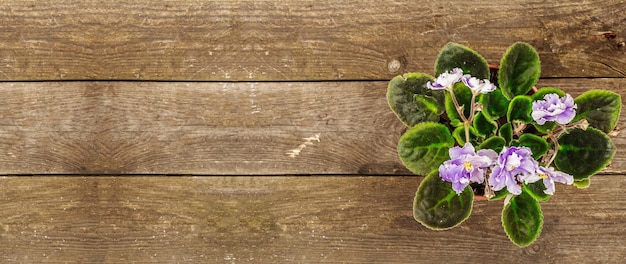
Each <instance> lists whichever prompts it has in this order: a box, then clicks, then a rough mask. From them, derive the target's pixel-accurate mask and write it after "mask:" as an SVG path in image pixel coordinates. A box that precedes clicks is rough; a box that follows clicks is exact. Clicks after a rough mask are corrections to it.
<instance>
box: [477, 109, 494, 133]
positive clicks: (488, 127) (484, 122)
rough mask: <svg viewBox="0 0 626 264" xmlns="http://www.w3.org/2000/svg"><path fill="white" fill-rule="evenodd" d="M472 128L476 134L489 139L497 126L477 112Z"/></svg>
mask: <svg viewBox="0 0 626 264" xmlns="http://www.w3.org/2000/svg"><path fill="white" fill-rule="evenodd" d="M473 123H474V128H476V133H478V134H479V135H481V136H483V137H490V136H492V135H493V134H495V133H496V130H497V129H498V124H497V123H496V122H494V121H492V120H491V119H488V118H487V117H485V115H484V114H483V113H482V112H479V113H478V114H476V115H475V116H474V121H473Z"/></svg>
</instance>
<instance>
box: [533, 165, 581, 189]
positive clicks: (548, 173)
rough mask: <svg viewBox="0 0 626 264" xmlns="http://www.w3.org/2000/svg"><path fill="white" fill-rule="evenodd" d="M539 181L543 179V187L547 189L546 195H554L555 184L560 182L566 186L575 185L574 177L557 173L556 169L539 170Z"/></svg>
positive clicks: (541, 168)
mask: <svg viewBox="0 0 626 264" xmlns="http://www.w3.org/2000/svg"><path fill="white" fill-rule="evenodd" d="M536 177H537V178H538V179H543V185H545V186H546V189H545V190H544V191H543V192H544V193H546V194H549V195H552V194H554V182H560V183H565V184H572V183H574V177H573V176H572V175H569V174H567V173H564V172H560V171H555V170H554V168H552V167H550V168H546V167H541V166H540V167H539V168H538V169H537V176H536Z"/></svg>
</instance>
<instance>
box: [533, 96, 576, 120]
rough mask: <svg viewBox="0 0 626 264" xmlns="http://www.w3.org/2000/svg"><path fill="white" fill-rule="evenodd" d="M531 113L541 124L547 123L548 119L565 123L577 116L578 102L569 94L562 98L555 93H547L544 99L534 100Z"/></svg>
mask: <svg viewBox="0 0 626 264" xmlns="http://www.w3.org/2000/svg"><path fill="white" fill-rule="evenodd" d="M531 115H532V117H533V119H534V120H535V122H537V124H539V125H543V124H545V123H546V121H556V122H557V123H559V124H561V125H565V124H567V123H569V122H570V121H572V119H574V116H576V104H575V103H574V98H572V96H571V95H569V94H567V95H566V96H565V97H561V98H559V95H558V94H555V93H551V94H546V95H545V96H544V97H543V100H537V101H534V102H533V112H532V114H531Z"/></svg>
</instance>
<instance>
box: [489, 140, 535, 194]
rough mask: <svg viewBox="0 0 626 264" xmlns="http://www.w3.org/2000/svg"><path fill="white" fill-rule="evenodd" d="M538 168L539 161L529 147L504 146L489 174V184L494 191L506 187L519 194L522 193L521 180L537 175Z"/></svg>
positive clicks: (510, 191)
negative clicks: (534, 157)
mask: <svg viewBox="0 0 626 264" xmlns="http://www.w3.org/2000/svg"><path fill="white" fill-rule="evenodd" d="M537 168H538V164H537V161H536V160H534V159H533V157H532V151H531V150H530V149H529V148H527V147H504V149H502V152H500V155H499V156H498V159H497V160H496V164H495V166H494V167H493V169H492V170H491V174H489V180H488V184H489V185H490V186H491V188H492V190H494V191H499V190H502V189H504V187H506V188H507V190H508V191H509V193H512V194H515V195H519V194H521V193H522V187H521V186H520V185H519V182H520V181H523V180H524V179H531V178H532V177H533V176H535V175H536V174H537Z"/></svg>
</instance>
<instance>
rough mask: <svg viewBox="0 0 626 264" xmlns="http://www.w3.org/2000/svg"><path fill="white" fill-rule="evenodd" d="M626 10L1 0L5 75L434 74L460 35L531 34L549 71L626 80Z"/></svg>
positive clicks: (600, 6)
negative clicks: (446, 49)
mask: <svg viewBox="0 0 626 264" xmlns="http://www.w3.org/2000/svg"><path fill="white" fill-rule="evenodd" d="M624 13H626V5H624V4H623V1H620V0H597V1H583V0H577V1H571V0H562V1H532V2H529V1H525V0H511V1H506V2H499V3H498V4H494V2H493V1H492V0H477V1H471V2H470V3H468V2H467V1H428V0H403V1H393V2H392V1H378V0H368V1H328V0H316V1H200V0H180V1H171V0H155V1H124V0H113V1H100V0H69V1H68V0H48V1H33V0H1V1H0V40H1V41H0V80H65V79H73V80H77V79H78V80H93V79H99V80H111V79H115V80H274V81H275V80H342V79H348V80H366V79H367V80H371V79H390V78H391V77H392V76H394V75H396V74H398V73H401V72H405V71H430V70H431V69H432V68H433V66H432V65H433V63H434V59H435V57H436V55H437V53H438V50H439V49H440V48H441V47H442V46H443V45H444V44H445V43H446V42H449V41H455V42H460V43H462V44H466V45H469V46H471V47H472V48H474V49H476V50H477V51H479V52H480V53H481V54H483V55H484V56H485V57H486V58H487V59H488V60H489V61H490V62H492V63H497V62H498V61H499V58H500V57H501V56H502V53H503V52H504V51H505V49H506V47H508V46H509V45H510V44H512V43H513V42H515V41H525V42H529V43H531V44H532V45H534V46H535V47H537V49H538V50H539V52H540V55H541V59H542V62H543V65H544V67H543V69H542V76H544V77H616V76H622V77H623V76H625V75H626V66H625V65H626V56H624V54H625V52H626V47H623V41H624V36H625V35H626V31H625V28H626V27H625V24H624V16H623V14H624ZM607 32H608V33H607ZM604 33H607V34H604ZM620 45H621V46H620Z"/></svg>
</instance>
